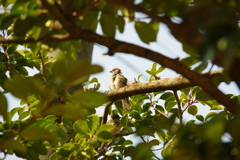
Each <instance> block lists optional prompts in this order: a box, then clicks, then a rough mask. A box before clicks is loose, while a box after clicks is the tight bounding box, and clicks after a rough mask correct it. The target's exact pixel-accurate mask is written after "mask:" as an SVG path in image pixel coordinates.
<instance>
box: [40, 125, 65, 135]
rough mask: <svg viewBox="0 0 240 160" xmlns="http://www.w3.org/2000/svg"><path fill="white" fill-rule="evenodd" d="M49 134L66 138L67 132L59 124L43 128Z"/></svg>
mask: <svg viewBox="0 0 240 160" xmlns="http://www.w3.org/2000/svg"><path fill="white" fill-rule="evenodd" d="M45 129H46V130H48V131H49V132H51V133H54V132H55V133H57V134H58V136H59V137H62V138H66V137H67V130H66V128H65V127H64V126H62V125H60V124H49V125H47V126H46V127H45Z"/></svg>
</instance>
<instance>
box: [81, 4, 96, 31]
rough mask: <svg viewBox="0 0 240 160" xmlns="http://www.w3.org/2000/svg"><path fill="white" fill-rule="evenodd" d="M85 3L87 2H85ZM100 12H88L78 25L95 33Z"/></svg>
mask: <svg viewBox="0 0 240 160" xmlns="http://www.w3.org/2000/svg"><path fill="white" fill-rule="evenodd" d="M84 3H85V2H84ZM98 16H99V12H95V11H91V12H86V13H85V14H83V16H81V19H80V21H79V22H77V23H78V25H80V26H81V27H82V28H83V29H88V30H92V31H95V30H96V27H97V23H98Z"/></svg>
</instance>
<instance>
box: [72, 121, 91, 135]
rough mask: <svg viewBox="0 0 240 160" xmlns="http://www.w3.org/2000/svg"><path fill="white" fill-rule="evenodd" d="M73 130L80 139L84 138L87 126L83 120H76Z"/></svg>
mask: <svg viewBox="0 0 240 160" xmlns="http://www.w3.org/2000/svg"><path fill="white" fill-rule="evenodd" d="M73 128H74V130H75V131H76V132H78V133H79V134H80V135H82V137H86V136H87V135H88V131H89V128H88V124H87V122H86V121H84V120H78V121H76V122H75V123H74V125H73Z"/></svg>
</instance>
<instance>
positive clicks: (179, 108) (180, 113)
mask: <svg viewBox="0 0 240 160" xmlns="http://www.w3.org/2000/svg"><path fill="white" fill-rule="evenodd" d="M173 93H174V97H175V99H176V101H177V106H178V116H179V120H180V124H182V119H183V117H182V108H181V102H180V100H179V97H178V94H177V91H176V90H174V91H173Z"/></svg>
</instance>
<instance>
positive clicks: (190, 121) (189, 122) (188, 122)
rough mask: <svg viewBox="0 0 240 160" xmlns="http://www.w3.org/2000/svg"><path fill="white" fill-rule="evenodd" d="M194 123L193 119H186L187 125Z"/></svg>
mask: <svg viewBox="0 0 240 160" xmlns="http://www.w3.org/2000/svg"><path fill="white" fill-rule="evenodd" d="M194 123H195V120H193V119H192V120H189V121H187V123H186V125H187V126H188V125H191V124H194Z"/></svg>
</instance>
